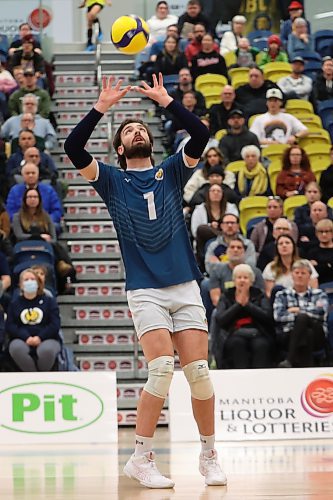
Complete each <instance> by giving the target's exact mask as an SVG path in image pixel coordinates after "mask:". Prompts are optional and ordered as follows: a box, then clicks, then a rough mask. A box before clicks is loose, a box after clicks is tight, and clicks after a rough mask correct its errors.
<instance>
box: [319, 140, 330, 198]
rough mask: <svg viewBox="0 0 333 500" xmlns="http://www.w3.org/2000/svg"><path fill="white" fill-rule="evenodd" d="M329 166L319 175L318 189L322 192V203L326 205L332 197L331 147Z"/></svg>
mask: <svg viewBox="0 0 333 500" xmlns="http://www.w3.org/2000/svg"><path fill="white" fill-rule="evenodd" d="M330 158H331V164H330V165H329V166H328V167H327V168H326V170H324V171H323V172H322V173H321V176H320V181H319V185H320V189H321V192H322V197H321V199H322V201H323V202H324V203H327V202H328V200H329V199H330V198H332V196H333V146H331V149H330Z"/></svg>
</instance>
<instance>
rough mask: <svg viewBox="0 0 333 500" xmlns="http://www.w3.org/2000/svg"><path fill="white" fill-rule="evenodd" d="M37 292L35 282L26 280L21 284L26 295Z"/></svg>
mask: <svg viewBox="0 0 333 500" xmlns="http://www.w3.org/2000/svg"><path fill="white" fill-rule="evenodd" d="M37 290H38V283H37V281H36V280H27V281H24V282H23V291H24V292H26V293H35V292H37Z"/></svg>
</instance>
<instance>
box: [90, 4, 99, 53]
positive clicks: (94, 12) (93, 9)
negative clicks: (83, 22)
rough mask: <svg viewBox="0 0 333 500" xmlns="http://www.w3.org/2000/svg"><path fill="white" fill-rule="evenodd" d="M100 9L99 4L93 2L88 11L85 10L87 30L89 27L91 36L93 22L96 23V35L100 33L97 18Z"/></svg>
mask: <svg viewBox="0 0 333 500" xmlns="http://www.w3.org/2000/svg"><path fill="white" fill-rule="evenodd" d="M101 10H102V6H101V5H99V4H94V5H92V7H91V9H90V10H89V12H87V22H88V30H89V29H90V30H91V31H90V33H91V36H92V33H93V25H94V24H95V23H97V24H98V33H99V35H98V37H101V35H102V30H101V24H100V22H99V19H98V14H99V13H100V12H101ZM90 43H91V38H90Z"/></svg>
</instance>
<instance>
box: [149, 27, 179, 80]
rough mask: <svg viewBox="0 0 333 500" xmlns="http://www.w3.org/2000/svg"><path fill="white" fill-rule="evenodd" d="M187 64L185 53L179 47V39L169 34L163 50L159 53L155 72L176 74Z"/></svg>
mask: <svg viewBox="0 0 333 500" xmlns="http://www.w3.org/2000/svg"><path fill="white" fill-rule="evenodd" d="M185 66H187V60H186V57H185V55H184V53H183V52H181V51H180V50H179V48H178V39H177V38H176V37H174V36H173V35H169V36H168V37H167V38H166V39H165V42H164V48H163V50H162V52H160V53H159V54H158V55H157V58H156V62H155V73H156V74H157V73H163V75H175V74H178V72H179V71H180V70H181V69H182V68H184V67H185Z"/></svg>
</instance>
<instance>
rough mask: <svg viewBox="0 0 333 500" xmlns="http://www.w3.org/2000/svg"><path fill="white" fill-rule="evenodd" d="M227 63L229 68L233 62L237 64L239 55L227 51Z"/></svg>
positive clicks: (225, 57) (225, 55) (225, 58)
mask: <svg viewBox="0 0 333 500" xmlns="http://www.w3.org/2000/svg"><path fill="white" fill-rule="evenodd" d="M223 57H224V60H225V63H226V65H227V68H229V66H231V65H232V64H236V62H237V57H236V54H235V52H232V51H231V52H227V53H226V54H224V55H223Z"/></svg>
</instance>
